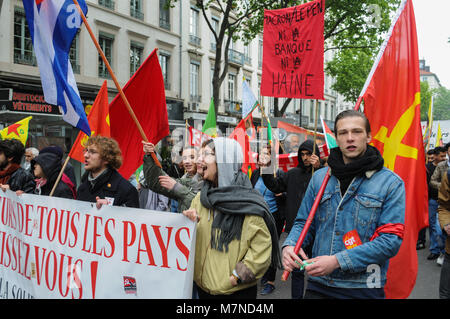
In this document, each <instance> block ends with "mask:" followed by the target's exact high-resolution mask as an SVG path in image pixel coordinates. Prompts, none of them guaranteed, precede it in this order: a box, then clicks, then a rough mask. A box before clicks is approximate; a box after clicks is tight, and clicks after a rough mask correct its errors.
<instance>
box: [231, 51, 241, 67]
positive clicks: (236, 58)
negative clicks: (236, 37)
mask: <svg viewBox="0 0 450 319" xmlns="http://www.w3.org/2000/svg"><path fill="white" fill-rule="evenodd" d="M228 62H230V63H235V64H239V65H244V55H243V54H242V53H241V52H238V51H236V50H232V49H229V50H228Z"/></svg>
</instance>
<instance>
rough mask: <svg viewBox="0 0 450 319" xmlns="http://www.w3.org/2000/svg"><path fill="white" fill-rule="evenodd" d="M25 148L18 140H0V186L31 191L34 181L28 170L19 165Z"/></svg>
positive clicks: (26, 191) (4, 189) (4, 188)
mask: <svg viewBox="0 0 450 319" xmlns="http://www.w3.org/2000/svg"><path fill="white" fill-rule="evenodd" d="M24 153H25V148H24V146H23V144H22V142H20V141H19V140H14V139H11V140H0V188H1V189H2V190H3V191H6V190H7V189H10V190H12V191H14V192H16V191H22V192H24V193H33V191H34V187H35V182H34V177H33V175H32V174H31V173H30V171H29V170H26V169H24V168H22V167H21V166H20V163H21V161H22V157H23V155H24Z"/></svg>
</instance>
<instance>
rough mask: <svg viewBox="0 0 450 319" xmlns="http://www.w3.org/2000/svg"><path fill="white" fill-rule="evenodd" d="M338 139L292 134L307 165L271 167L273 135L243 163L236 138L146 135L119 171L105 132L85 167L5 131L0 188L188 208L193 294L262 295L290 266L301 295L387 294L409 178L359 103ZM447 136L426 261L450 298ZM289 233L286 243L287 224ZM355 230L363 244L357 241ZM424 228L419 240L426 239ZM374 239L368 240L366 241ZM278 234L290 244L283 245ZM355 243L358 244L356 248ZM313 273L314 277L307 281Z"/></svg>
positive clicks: (431, 174)
mask: <svg viewBox="0 0 450 319" xmlns="http://www.w3.org/2000/svg"><path fill="white" fill-rule="evenodd" d="M334 131H335V134H336V141H337V144H338V147H337V148H334V149H332V150H331V151H330V155H329V157H328V158H327V159H326V161H325V160H324V159H320V158H319V149H318V147H317V145H314V143H313V141H311V140H306V141H304V142H303V143H299V142H298V141H294V140H293V139H289V141H287V142H288V144H286V147H288V148H289V152H295V153H297V158H298V166H297V167H295V168H292V169H290V170H288V171H287V172H285V171H282V170H279V169H278V170H273V168H272V167H273V166H272V165H271V159H272V158H273V157H272V152H273V149H272V148H273V145H271V144H262V145H259V149H258V158H257V169H256V170H255V171H253V172H252V175H251V176H250V178H249V176H248V175H246V174H244V173H243V172H242V170H241V168H242V164H243V161H244V155H243V153H242V149H241V147H240V145H239V144H238V143H237V142H236V141H235V140H232V139H227V138H223V137H218V138H214V139H211V140H209V141H207V142H205V143H203V145H202V147H201V148H200V149H196V148H194V147H191V146H186V147H184V148H183V149H181V150H180V152H179V155H180V158H181V161H179V162H177V161H173V162H172V161H170V160H169V161H167V156H164V158H162V157H161V155H160V154H156V155H157V157H158V159H159V161H160V162H162V163H163V165H162V166H159V165H157V163H155V161H154V158H153V157H152V156H151V154H152V153H158V152H157V148H156V147H155V145H153V144H152V143H149V142H143V151H144V153H145V155H144V157H143V167H142V171H141V172H140V173H138V174H136V175H133V176H131V177H130V179H129V180H127V179H125V178H124V177H122V176H121V175H120V174H119V172H118V169H119V168H120V166H121V164H122V161H123V157H122V154H121V151H120V148H119V146H118V143H117V142H116V141H115V140H114V139H112V138H108V137H102V136H94V137H91V138H89V139H88V141H87V143H86V146H85V150H84V163H83V168H84V174H83V175H82V176H81V182H80V184H79V185H78V186H77V182H76V179H75V174H74V169H73V167H72V166H71V165H70V164H69V165H67V166H64V167H65V169H64V171H63V172H61V171H62V169H63V164H64V158H63V157H64V156H63V155H64V153H63V150H62V149H61V148H60V147H59V146H49V147H45V148H43V149H41V150H37V149H36V148H27V149H25V148H24V146H23V144H22V143H21V142H20V141H18V140H0V187H1V189H2V190H3V191H6V190H11V191H14V192H16V193H17V194H18V195H21V194H23V193H30V194H36V195H45V196H55V197H62V198H69V199H76V200H81V201H88V202H92V203H95V204H96V206H97V207H98V208H100V207H101V206H102V205H115V206H125V207H133V208H142V209H149V210H157V211H167V212H173V213H180V214H184V215H185V216H186V217H187V218H189V219H191V220H193V221H196V222H197V223H198V225H197V238H196V243H195V244H196V254H195V262H194V264H195V266H194V285H193V286H194V289H193V298H224V297H226V298H256V297H257V295H258V291H257V283H258V282H260V286H261V291H260V292H259V293H260V294H261V295H268V294H271V293H273V291H274V290H275V289H276V283H275V282H276V280H275V278H276V274H277V270H283V269H284V270H288V271H290V272H291V273H292V284H291V295H292V298H294V299H300V298H384V297H385V296H384V291H383V287H384V284H385V281H386V272H387V267H388V262H389V259H390V258H391V257H393V256H395V254H396V253H397V252H398V249H399V247H400V244H401V243H402V236H403V231H404V229H403V228H404V215H405V206H404V205H405V189H404V183H403V181H402V180H401V179H400V178H399V177H398V176H397V175H396V174H394V173H393V172H392V171H390V170H388V169H387V168H385V167H384V161H383V158H382V156H381V154H380V152H379V151H378V150H377V149H376V148H375V147H373V146H371V145H370V144H369V143H370V141H371V137H372V136H371V131H370V124H369V122H368V120H367V118H366V117H365V116H364V115H363V114H362V113H360V112H355V111H344V112H342V113H341V114H339V115H338V116H337V117H336V121H335V127H334ZM449 146H450V143H449V144H447V145H445V146H443V147H436V148H435V149H433V150H430V151H429V152H428V153H427V164H426V168H427V183H428V196H429V205H428V207H429V211H428V213H429V227H428V232H429V236H428V238H429V241H430V244H429V250H430V254H429V256H428V257H427V259H428V260H436V261H437V264H438V265H440V266H441V280H440V287H439V294H440V298H450V258H449V256H450V255H449V253H450V242H449V237H448V235H449V234H450V195H449V180H450V176H449V175H450V169H449V162H450V160H449V159H450V148H449ZM326 174H330V179H329V182H328V185H327V188H326V191H325V193H324V195H323V198H322V200H321V201H320V204H319V207H318V211H317V214H316V217H315V218H314V220H313V221H312V223H311V226H310V229H309V231H308V233H307V236H306V238H305V242H304V245H303V246H302V249H301V250H300V252H299V254H296V253H295V252H294V249H293V247H294V246H295V244H296V241H297V239H298V237H299V235H300V232H301V230H302V228H303V227H304V226H305V223H306V221H307V219H308V213H309V211H310V209H311V206H312V205H313V201H314V198H315V197H316V195H317V193H318V190H319V187H320V185H321V181H322V180H323V179H324V177H325V175H326ZM283 232H285V233H286V234H287V238H286V240H285V241H284V242H282V243H281V242H280V243H279V238H280V237H281V235H282V233H283ZM349 234H351V235H352V236H354V237H353V239H354V240H355V242H356V244H355V245H354V246H352V247H348V246H347V243H346V241H345V240H344V238H348V237H347V236H348V235H349ZM426 238H427V236H426V229H422V230H421V231H420V233H419V236H418V241H417V249H418V250H420V249H425V248H426V247H427V246H426ZM369 242H370V245H364V244H366V243H369ZM280 244H281V247H282V248H281V249H280V248H279V247H280ZM349 248H351V249H349ZM372 264H376V265H378V266H379V268H380V285H379V286H377V287H368V286H367V276H368V273H367V272H366V268H367V267H368V266H369V265H372ZM305 277H306V279H307V280H305Z"/></svg>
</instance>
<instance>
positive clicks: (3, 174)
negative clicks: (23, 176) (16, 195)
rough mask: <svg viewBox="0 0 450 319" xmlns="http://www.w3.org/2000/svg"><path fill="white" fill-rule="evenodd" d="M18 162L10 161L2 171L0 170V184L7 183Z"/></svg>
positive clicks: (17, 167)
mask: <svg viewBox="0 0 450 319" xmlns="http://www.w3.org/2000/svg"><path fill="white" fill-rule="evenodd" d="M19 167H20V164H16V163H11V164H10V165H9V167H8V168H7V169H5V170H3V171H0V184H7V183H8V181H9V178H10V177H11V175H12V174H13V173H14V172H15V171H17V170H18V169H19Z"/></svg>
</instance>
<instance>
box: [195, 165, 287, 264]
mask: <svg viewBox="0 0 450 319" xmlns="http://www.w3.org/2000/svg"><path fill="white" fill-rule="evenodd" d="M200 202H201V203H202V205H203V206H204V207H206V208H207V209H212V210H215V211H216V212H217V214H216V215H215V217H214V220H213V223H212V228H211V247H212V248H213V249H216V250H219V251H228V244H229V243H230V242H231V241H232V240H233V239H238V240H239V239H240V238H241V234H242V224H243V222H244V218H245V215H250V214H252V215H258V216H261V217H262V218H263V219H264V221H265V223H266V225H267V228H268V229H269V231H270V235H271V237H272V262H271V264H272V265H273V266H274V267H278V268H281V257H280V255H281V254H280V251H279V247H278V234H277V231H276V226H275V221H274V218H273V216H272V214H271V213H270V210H269V207H268V206H267V204H266V202H265V201H264V198H263V197H262V196H261V194H260V193H259V192H258V191H257V190H255V189H253V188H252V185H251V183H250V181H249V179H248V177H247V176H246V175H245V174H244V173H242V172H239V173H238V174H237V176H236V178H235V179H234V182H233V184H232V185H230V186H224V187H212V184H211V183H210V182H209V181H205V182H204V183H203V187H202V190H201V192H200ZM244 231H245V230H244Z"/></svg>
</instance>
